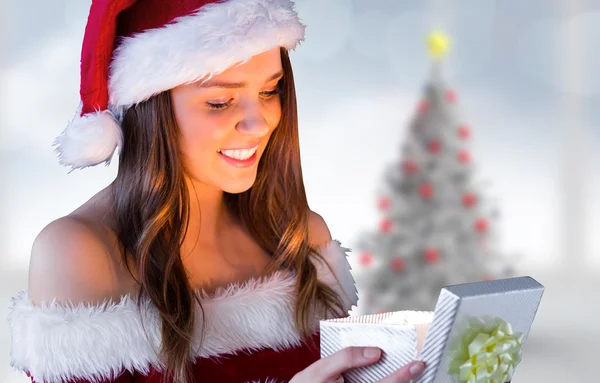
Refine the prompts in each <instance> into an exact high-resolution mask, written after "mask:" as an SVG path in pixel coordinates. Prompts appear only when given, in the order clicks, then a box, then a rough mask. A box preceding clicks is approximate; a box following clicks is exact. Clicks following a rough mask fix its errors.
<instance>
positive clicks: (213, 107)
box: [206, 100, 231, 110]
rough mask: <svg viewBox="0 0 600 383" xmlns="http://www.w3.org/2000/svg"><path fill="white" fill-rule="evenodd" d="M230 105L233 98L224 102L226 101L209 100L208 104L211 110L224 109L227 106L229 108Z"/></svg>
mask: <svg viewBox="0 0 600 383" xmlns="http://www.w3.org/2000/svg"><path fill="white" fill-rule="evenodd" d="M229 105H231V100H229V101H227V102H224V103H217V104H215V103H212V102H207V103H206V106H207V107H208V109H211V110H223V109H225V108H227V107H228V106H229Z"/></svg>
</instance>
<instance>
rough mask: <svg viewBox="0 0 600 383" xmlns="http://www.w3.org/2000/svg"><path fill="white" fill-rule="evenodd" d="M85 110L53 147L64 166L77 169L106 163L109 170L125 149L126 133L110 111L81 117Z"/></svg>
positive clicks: (75, 118) (76, 117)
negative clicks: (124, 136)
mask: <svg viewBox="0 0 600 383" xmlns="http://www.w3.org/2000/svg"><path fill="white" fill-rule="evenodd" d="M81 107H82V105H81V104H80V105H79V108H78V109H77V113H76V114H75V117H74V118H73V120H72V121H71V122H70V123H69V125H67V127H66V129H65V130H64V131H63V132H62V133H61V135H60V136H58V137H56V139H55V140H54V143H53V144H52V146H54V147H55V152H56V153H58V158H59V162H60V163H61V164H62V165H70V166H72V168H73V169H75V168H85V167H88V166H94V165H98V164H99V163H102V162H105V163H106V165H107V166H108V165H109V164H110V161H111V159H112V156H113V154H114V152H115V150H116V149H117V148H122V147H123V132H122V130H121V125H120V124H119V121H118V120H117V118H116V117H115V116H114V115H113V113H111V112H110V111H108V110H104V111H97V112H94V113H88V114H85V115H83V116H81V115H80V114H81Z"/></svg>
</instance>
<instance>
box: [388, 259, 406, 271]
mask: <svg viewBox="0 0 600 383" xmlns="http://www.w3.org/2000/svg"><path fill="white" fill-rule="evenodd" d="M404 266H405V265H404V260H403V259H402V258H400V257H394V259H392V261H391V262H390V267H391V268H392V270H394V271H403V270H404Z"/></svg>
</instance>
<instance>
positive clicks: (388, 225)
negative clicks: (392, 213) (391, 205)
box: [379, 218, 392, 233]
mask: <svg viewBox="0 0 600 383" xmlns="http://www.w3.org/2000/svg"><path fill="white" fill-rule="evenodd" d="M379 229H380V230H381V231H383V232H384V233H389V232H390V231H392V221H390V220H389V219H387V218H386V219H384V220H383V221H381V223H380V224H379Z"/></svg>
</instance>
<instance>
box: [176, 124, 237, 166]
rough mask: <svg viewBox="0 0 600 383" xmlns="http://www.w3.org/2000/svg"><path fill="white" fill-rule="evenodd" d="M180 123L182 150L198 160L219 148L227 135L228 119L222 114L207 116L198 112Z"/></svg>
mask: <svg viewBox="0 0 600 383" xmlns="http://www.w3.org/2000/svg"><path fill="white" fill-rule="evenodd" d="M178 123H179V129H180V131H181V138H180V144H181V150H182V151H183V153H184V154H185V155H186V156H187V157H189V158H191V159H193V160H197V159H200V158H205V157H207V156H210V155H213V154H215V153H216V152H217V150H219V149H220V148H221V147H220V146H221V145H222V143H223V140H224V138H225V137H226V135H227V129H226V128H225V127H226V126H228V125H227V124H228V123H229V122H228V121H225V119H224V118H223V117H222V116H207V115H205V114H201V113H196V114H195V115H193V118H187V119H185V120H183V121H181V122H178Z"/></svg>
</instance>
